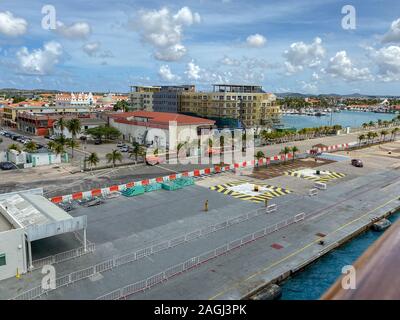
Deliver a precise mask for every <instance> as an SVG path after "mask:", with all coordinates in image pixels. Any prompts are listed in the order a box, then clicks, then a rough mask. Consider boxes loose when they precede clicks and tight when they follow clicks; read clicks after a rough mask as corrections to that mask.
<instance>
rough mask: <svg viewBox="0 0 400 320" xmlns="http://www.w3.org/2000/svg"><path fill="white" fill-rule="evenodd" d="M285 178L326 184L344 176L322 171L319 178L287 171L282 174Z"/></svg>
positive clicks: (299, 172)
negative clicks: (289, 177)
mask: <svg viewBox="0 0 400 320" xmlns="http://www.w3.org/2000/svg"><path fill="white" fill-rule="evenodd" d="M284 174H285V175H286V176H292V177H297V178H303V179H306V180H311V181H315V182H328V181H330V180H334V179H341V178H344V177H345V176H346V175H345V174H344V173H338V172H333V171H324V174H323V175H322V176H320V177H318V176H309V175H305V174H303V173H301V171H293V170H291V171H287V172H285V173H284Z"/></svg>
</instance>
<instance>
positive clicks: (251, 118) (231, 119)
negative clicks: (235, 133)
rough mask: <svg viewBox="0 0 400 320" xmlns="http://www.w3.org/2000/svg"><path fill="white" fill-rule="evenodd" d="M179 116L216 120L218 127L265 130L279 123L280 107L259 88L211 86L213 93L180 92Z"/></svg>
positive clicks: (274, 99) (270, 94) (270, 96)
mask: <svg viewBox="0 0 400 320" xmlns="http://www.w3.org/2000/svg"><path fill="white" fill-rule="evenodd" d="M179 113H184V114H188V115H196V116H199V117H204V118H209V119H212V120H216V122H217V125H218V127H230V128H234V127H244V128H266V127H272V126H273V125H274V124H276V123H278V122H279V117H280V107H279V105H277V103H276V96H275V95H274V94H272V93H266V92H264V91H263V90H262V87H261V86H250V85H225V84H214V85H213V91H212V92H191V91H185V92H182V93H181V94H180V103H179Z"/></svg>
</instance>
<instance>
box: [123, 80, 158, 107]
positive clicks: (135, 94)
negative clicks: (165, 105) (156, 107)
mask: <svg viewBox="0 0 400 320" xmlns="http://www.w3.org/2000/svg"><path fill="white" fill-rule="evenodd" d="M160 90H161V87H157V86H131V92H130V93H129V108H130V109H132V110H133V111H136V110H145V111H153V94H154V93H156V92H159V91H160Z"/></svg>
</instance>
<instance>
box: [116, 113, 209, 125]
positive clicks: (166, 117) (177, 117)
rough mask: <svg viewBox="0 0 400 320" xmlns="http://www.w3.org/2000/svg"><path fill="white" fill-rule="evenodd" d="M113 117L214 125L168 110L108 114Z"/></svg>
mask: <svg viewBox="0 0 400 320" xmlns="http://www.w3.org/2000/svg"><path fill="white" fill-rule="evenodd" d="M110 117H111V118H113V119H119V120H125V121H124V122H125V123H126V121H130V120H131V121H135V119H134V118H136V117H141V118H147V119H148V121H149V122H150V123H152V122H153V123H158V124H169V122H170V121H176V122H177V124H178V125H191V124H194V125H196V124H197V125H214V123H215V121H213V120H208V119H204V118H199V117H191V116H186V115H183V114H179V113H168V112H152V111H133V112H119V113H113V114H110Z"/></svg>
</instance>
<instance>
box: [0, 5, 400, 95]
mask: <svg viewBox="0 0 400 320" xmlns="http://www.w3.org/2000/svg"><path fill="white" fill-rule="evenodd" d="M46 4H48V5H52V6H53V7H54V8H55V13H56V20H55V21H57V23H56V29H55V30H47V29H44V28H43V27H42V19H43V17H44V16H45V15H44V14H42V8H43V6H44V5H46ZM345 5H352V6H353V7H354V8H355V13H356V23H355V26H356V28H355V29H352V30H346V29H343V27H342V18H343V17H344V16H345V15H344V14H342V12H341V11H342V7H343V6H345ZM215 82H226V83H252V84H261V85H263V86H264V89H265V90H266V91H270V92H286V91H291V92H302V93H311V94H318V93H341V94H346V93H354V92H360V93H367V94H381V95H400V90H399V89H400V2H399V1H395V0H390V1H388V0H386V1H372V0H359V1H351V2H348V1H338V0H323V1H322V0H321V1H315V0H292V1H289V0H281V1H255V0H246V1H244V0H189V1H136V0H132V1H128V0H115V1H108V0H97V1H96V0H69V1H56V0H50V1H49V0H46V1H25V0H5V1H4V0H3V1H0V87H17V88H48V89H59V90H74V91H88V90H91V91H121V92H127V91H128V90H129V85H139V84H144V85H150V84H155V85H157V84H187V83H190V84H196V85H197V86H198V87H199V88H200V89H202V90H208V89H210V88H211V84H212V83H215Z"/></svg>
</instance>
